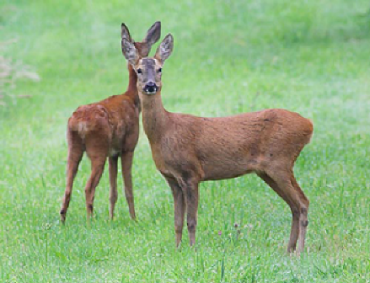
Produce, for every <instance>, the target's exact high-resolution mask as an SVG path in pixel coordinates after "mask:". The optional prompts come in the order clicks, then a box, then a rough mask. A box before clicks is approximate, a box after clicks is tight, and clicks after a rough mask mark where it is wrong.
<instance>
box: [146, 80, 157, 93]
mask: <svg viewBox="0 0 370 283" xmlns="http://www.w3.org/2000/svg"><path fill="white" fill-rule="evenodd" d="M157 89H158V87H157V85H156V84H155V83H154V82H148V83H147V84H146V85H145V87H144V91H145V92H146V93H156V92H157Z"/></svg>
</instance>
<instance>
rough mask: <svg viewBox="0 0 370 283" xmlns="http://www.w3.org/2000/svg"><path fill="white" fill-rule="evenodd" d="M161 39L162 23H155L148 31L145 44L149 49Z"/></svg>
mask: <svg viewBox="0 0 370 283" xmlns="http://www.w3.org/2000/svg"><path fill="white" fill-rule="evenodd" d="M160 37H161V22H155V23H154V24H153V25H152V26H151V27H150V29H149V30H148V32H147V34H146V36H145V38H144V40H143V41H144V42H145V43H146V44H148V47H149V49H150V47H152V45H153V44H154V43H156V42H157V41H158V39H159V38H160Z"/></svg>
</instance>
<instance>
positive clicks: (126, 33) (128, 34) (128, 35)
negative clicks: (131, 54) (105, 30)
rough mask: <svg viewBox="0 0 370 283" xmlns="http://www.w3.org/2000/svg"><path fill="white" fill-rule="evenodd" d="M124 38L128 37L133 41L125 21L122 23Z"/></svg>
mask: <svg viewBox="0 0 370 283" xmlns="http://www.w3.org/2000/svg"><path fill="white" fill-rule="evenodd" d="M123 38H126V39H127V40H128V41H130V42H133V40H132V38H131V35H130V32H129V30H128V27H127V26H126V25H125V24H124V23H122V24H121V39H123Z"/></svg>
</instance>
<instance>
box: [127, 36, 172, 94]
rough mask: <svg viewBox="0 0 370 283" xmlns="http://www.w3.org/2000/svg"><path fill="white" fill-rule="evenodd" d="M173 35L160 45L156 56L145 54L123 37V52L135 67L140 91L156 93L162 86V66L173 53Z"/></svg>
mask: <svg viewBox="0 0 370 283" xmlns="http://www.w3.org/2000/svg"><path fill="white" fill-rule="evenodd" d="M172 49H173V37H172V35H171V34H168V35H167V36H166V37H165V38H164V39H163V41H162V42H161V44H160V45H159V47H158V49H157V52H156V53H155V55H154V57H151V58H148V57H147V55H146V56H143V52H141V51H140V50H139V49H138V48H137V46H136V45H135V44H134V43H132V41H130V40H129V39H128V38H124V37H122V53H123V55H124V56H125V57H126V59H127V61H128V62H129V63H130V64H131V65H132V67H133V68H134V70H135V72H136V74H137V77H138V81H137V87H138V90H139V92H141V93H144V94H146V95H155V94H156V93H157V92H160V90H161V88H162V81H161V77H162V67H163V64H164V61H165V60H166V59H167V58H168V57H169V56H170V55H171V53H172Z"/></svg>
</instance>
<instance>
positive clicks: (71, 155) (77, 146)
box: [60, 22, 161, 222]
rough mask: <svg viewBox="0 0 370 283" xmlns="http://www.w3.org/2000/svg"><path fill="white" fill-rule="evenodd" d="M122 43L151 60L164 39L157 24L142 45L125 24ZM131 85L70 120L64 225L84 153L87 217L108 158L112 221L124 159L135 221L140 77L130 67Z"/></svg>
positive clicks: (125, 182) (127, 197) (128, 201)
mask: <svg viewBox="0 0 370 283" xmlns="http://www.w3.org/2000/svg"><path fill="white" fill-rule="evenodd" d="M121 29H122V33H121V37H122V39H124V40H126V41H128V42H130V44H132V45H133V46H135V50H137V52H138V54H139V55H140V56H141V57H146V56H148V54H149V52H150V49H151V46H152V45H153V44H154V43H155V42H157V41H158V39H159V38H160V35H161V23H160V22H156V23H154V24H153V26H152V27H151V28H150V29H149V30H148V33H147V35H146V37H145V38H144V40H143V41H142V42H134V41H133V40H132V38H131V36H130V32H129V30H128V28H127V27H126V25H125V24H122V27H121ZM128 71H129V84H128V88H127V91H126V92H125V93H123V94H121V95H113V96H111V97H108V98H107V99H104V100H102V101H100V102H97V103H93V104H89V105H84V106H80V107H79V108H77V110H76V111H75V112H74V113H73V114H72V116H71V117H70V118H69V120H68V127H67V141H68V164H67V186H66V191H65V195H64V200H63V205H62V209H61V210H60V217H61V220H62V222H64V221H65V219H66V215H67V209H68V206H69V201H70V198H71V193H72V186H73V180H74V178H75V176H76V173H77V169H78V165H79V163H80V161H81V158H82V155H83V153H84V151H86V153H87V155H88V157H89V158H90V160H91V175H90V178H89V180H88V182H87V184H86V187H85V195H86V209H87V215H88V217H90V216H92V213H93V202H94V195H95V188H96V186H97V185H98V184H99V180H100V177H101V175H102V173H103V170H104V166H105V162H106V159H107V157H108V158H109V181H110V194H109V200H110V208H109V214H110V217H111V218H113V215H114V207H115V204H116V202H117V163H118V158H119V157H121V165H122V177H123V178H124V184H125V196H126V200H127V203H128V206H129V211H130V216H131V218H132V219H135V208H134V196H133V192H132V180H131V165H132V159H133V155H134V150H135V147H136V144H137V141H138V137H139V112H140V101H139V97H138V91H137V75H136V72H135V71H134V70H133V68H132V66H131V64H128Z"/></svg>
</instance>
